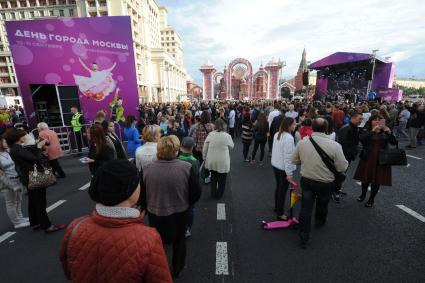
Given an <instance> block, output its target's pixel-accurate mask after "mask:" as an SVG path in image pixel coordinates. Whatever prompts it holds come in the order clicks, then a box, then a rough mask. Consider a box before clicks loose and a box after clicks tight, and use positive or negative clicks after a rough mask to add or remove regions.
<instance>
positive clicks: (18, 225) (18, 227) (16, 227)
mask: <svg viewBox="0 0 425 283" xmlns="http://www.w3.org/2000/svg"><path fill="white" fill-rule="evenodd" d="M13 227H15V229H20V228H26V227H30V223H29V222H22V223H19V224H17V225H15V226H13Z"/></svg>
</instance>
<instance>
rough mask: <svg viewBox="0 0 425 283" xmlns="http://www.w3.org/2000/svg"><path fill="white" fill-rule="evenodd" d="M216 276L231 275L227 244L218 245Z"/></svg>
mask: <svg viewBox="0 0 425 283" xmlns="http://www.w3.org/2000/svg"><path fill="white" fill-rule="evenodd" d="M215 274H216V275H229V263H228V258H227V242H217V243H216V250H215Z"/></svg>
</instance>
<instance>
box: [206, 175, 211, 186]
mask: <svg viewBox="0 0 425 283" xmlns="http://www.w3.org/2000/svg"><path fill="white" fill-rule="evenodd" d="M209 183H211V177H210V176H208V177H206V178H205V184H209Z"/></svg>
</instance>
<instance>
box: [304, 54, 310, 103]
mask: <svg viewBox="0 0 425 283" xmlns="http://www.w3.org/2000/svg"><path fill="white" fill-rule="evenodd" d="M310 63H311V61H307V69H306V70H305V71H306V72H307V85H306V86H305V99H307V98H308V91H309V89H308V86H309V83H310V82H309V73H308V65H310Z"/></svg>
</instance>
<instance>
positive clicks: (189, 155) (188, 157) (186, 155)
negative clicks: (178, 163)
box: [179, 152, 199, 172]
mask: <svg viewBox="0 0 425 283" xmlns="http://www.w3.org/2000/svg"><path fill="white" fill-rule="evenodd" d="M179 160H182V161H186V162H189V163H190V164H192V166H193V168H194V169H195V170H196V171H195V172H199V161H198V159H196V158H195V157H194V156H193V154H192V153H183V152H182V153H180V155H179Z"/></svg>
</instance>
